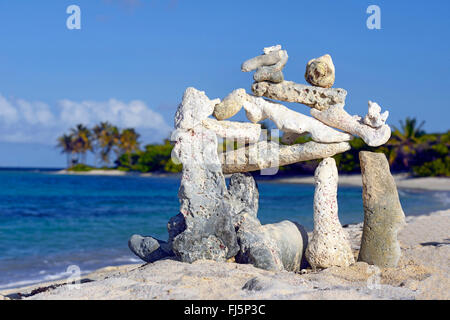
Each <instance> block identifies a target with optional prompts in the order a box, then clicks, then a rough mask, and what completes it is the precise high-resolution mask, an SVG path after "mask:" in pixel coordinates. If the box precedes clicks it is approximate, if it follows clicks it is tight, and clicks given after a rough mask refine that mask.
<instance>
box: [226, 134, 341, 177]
mask: <svg viewBox="0 0 450 320" xmlns="http://www.w3.org/2000/svg"><path fill="white" fill-rule="evenodd" d="M348 150H350V144H349V143H348V142H339V143H317V142H314V141H310V142H306V143H303V144H295V145H290V146H287V145H279V144H278V143H275V142H273V141H270V142H267V141H261V142H258V143H255V144H252V145H249V146H246V147H242V148H239V149H236V150H233V151H228V152H225V153H222V154H221V163H222V169H223V172H224V173H236V172H248V171H256V170H262V169H269V168H275V167H278V166H285V165H288V164H293V163H296V162H301V161H308V160H315V159H323V158H326V157H332V156H334V155H336V154H338V153H342V152H345V151H348Z"/></svg>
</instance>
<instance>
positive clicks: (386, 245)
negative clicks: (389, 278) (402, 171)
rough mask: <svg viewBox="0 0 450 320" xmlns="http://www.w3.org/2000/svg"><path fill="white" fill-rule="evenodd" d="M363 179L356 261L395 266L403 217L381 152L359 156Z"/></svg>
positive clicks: (387, 164)
mask: <svg viewBox="0 0 450 320" xmlns="http://www.w3.org/2000/svg"><path fill="white" fill-rule="evenodd" d="M359 159H360V162H361V172H362V180H363V204H364V226H363V234H362V239H361V249H360V252H359V258H358V260H359V261H364V262H367V263H368V264H374V265H377V266H379V267H396V266H397V263H398V261H399V259H400V256H401V250H400V244H399V242H398V240H397V235H398V232H399V231H400V230H401V228H402V227H403V226H404V225H405V214H404V213H403V209H402V206H401V204H400V200H399V197H398V192H397V187H396V185H395V181H394V178H393V177H392V175H391V173H390V170H389V163H388V161H387V159H386V156H385V155H384V154H382V153H374V152H368V151H362V152H360V153H359Z"/></svg>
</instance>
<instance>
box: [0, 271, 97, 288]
mask: <svg viewBox="0 0 450 320" xmlns="http://www.w3.org/2000/svg"><path fill="white" fill-rule="evenodd" d="M42 271H44V270H41V271H40V272H39V274H42ZM44 272H45V271H44ZM91 272H92V270H86V271H84V272H82V274H81V275H83V274H88V273H91ZM70 275H71V273H69V272H67V271H64V272H59V273H55V274H49V275H46V276H43V277H39V278H32V279H26V280H20V281H15V282H10V283H7V284H3V285H2V284H0V290H5V289H12V288H22V287H26V286H31V285H34V284H38V283H44V282H50V281H56V280H62V279H66V278H68V277H69V276H70Z"/></svg>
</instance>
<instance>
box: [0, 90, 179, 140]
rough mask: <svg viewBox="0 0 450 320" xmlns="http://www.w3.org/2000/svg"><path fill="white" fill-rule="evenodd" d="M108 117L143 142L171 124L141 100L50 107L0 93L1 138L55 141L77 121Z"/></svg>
mask: <svg viewBox="0 0 450 320" xmlns="http://www.w3.org/2000/svg"><path fill="white" fill-rule="evenodd" d="M101 121H108V122H110V123H112V124H114V125H116V126H118V127H120V128H135V129H136V130H137V131H138V132H139V133H140V134H141V135H142V139H141V140H142V141H143V142H144V143H148V142H155V141H158V140H161V139H163V138H165V137H167V136H168V135H169V132H170V131H171V127H170V126H169V125H168V124H167V123H166V121H165V120H164V118H163V117H162V115H161V114H159V113H158V112H156V111H154V110H152V109H150V108H149V107H148V106H147V105H146V104H145V103H144V102H143V101H140V100H133V101H130V102H129V103H126V102H122V101H119V100H116V99H110V100H108V101H81V102H77V101H71V100H68V99H64V100H61V101H59V102H58V103H57V104H56V106H54V107H53V108H52V107H50V106H49V105H48V104H46V103H43V102H30V101H26V100H24V99H9V100H8V99H6V98H5V97H3V96H2V95H1V94H0V141H3V142H27V143H29V142H34V143H44V144H55V140H56V138H57V137H58V136H59V135H61V134H63V133H64V132H67V130H68V129H69V128H70V127H73V126H75V125H76V124H78V123H82V124H84V125H87V126H93V125H95V124H97V123H99V122H101Z"/></svg>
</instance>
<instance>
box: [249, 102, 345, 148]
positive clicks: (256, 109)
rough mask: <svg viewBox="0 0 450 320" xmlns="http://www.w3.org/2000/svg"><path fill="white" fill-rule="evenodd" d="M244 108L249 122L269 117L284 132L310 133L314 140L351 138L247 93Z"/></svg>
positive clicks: (330, 141)
mask: <svg viewBox="0 0 450 320" xmlns="http://www.w3.org/2000/svg"><path fill="white" fill-rule="evenodd" d="M244 109H245V111H246V114H247V118H248V119H249V120H250V121H251V122H254V123H256V122H260V121H262V120H265V119H270V120H272V121H273V122H274V123H275V125H276V126H277V128H278V129H280V130H282V131H284V132H294V133H298V134H303V133H310V134H311V138H312V140H313V141H316V142H323V143H333V142H343V141H349V140H351V138H352V136H351V135H349V134H348V133H343V132H339V131H337V130H335V129H333V128H330V127H329V126H327V125H325V124H323V123H322V122H320V121H318V120H316V119H314V118H312V117H308V116H305V115H303V114H301V113H298V112H295V111H293V110H291V109H289V108H287V107H285V106H283V105H282V104H280V103H277V102H273V101H269V100H265V99H263V98H261V97H254V96H251V95H247V96H246V99H245V100H244Z"/></svg>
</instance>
